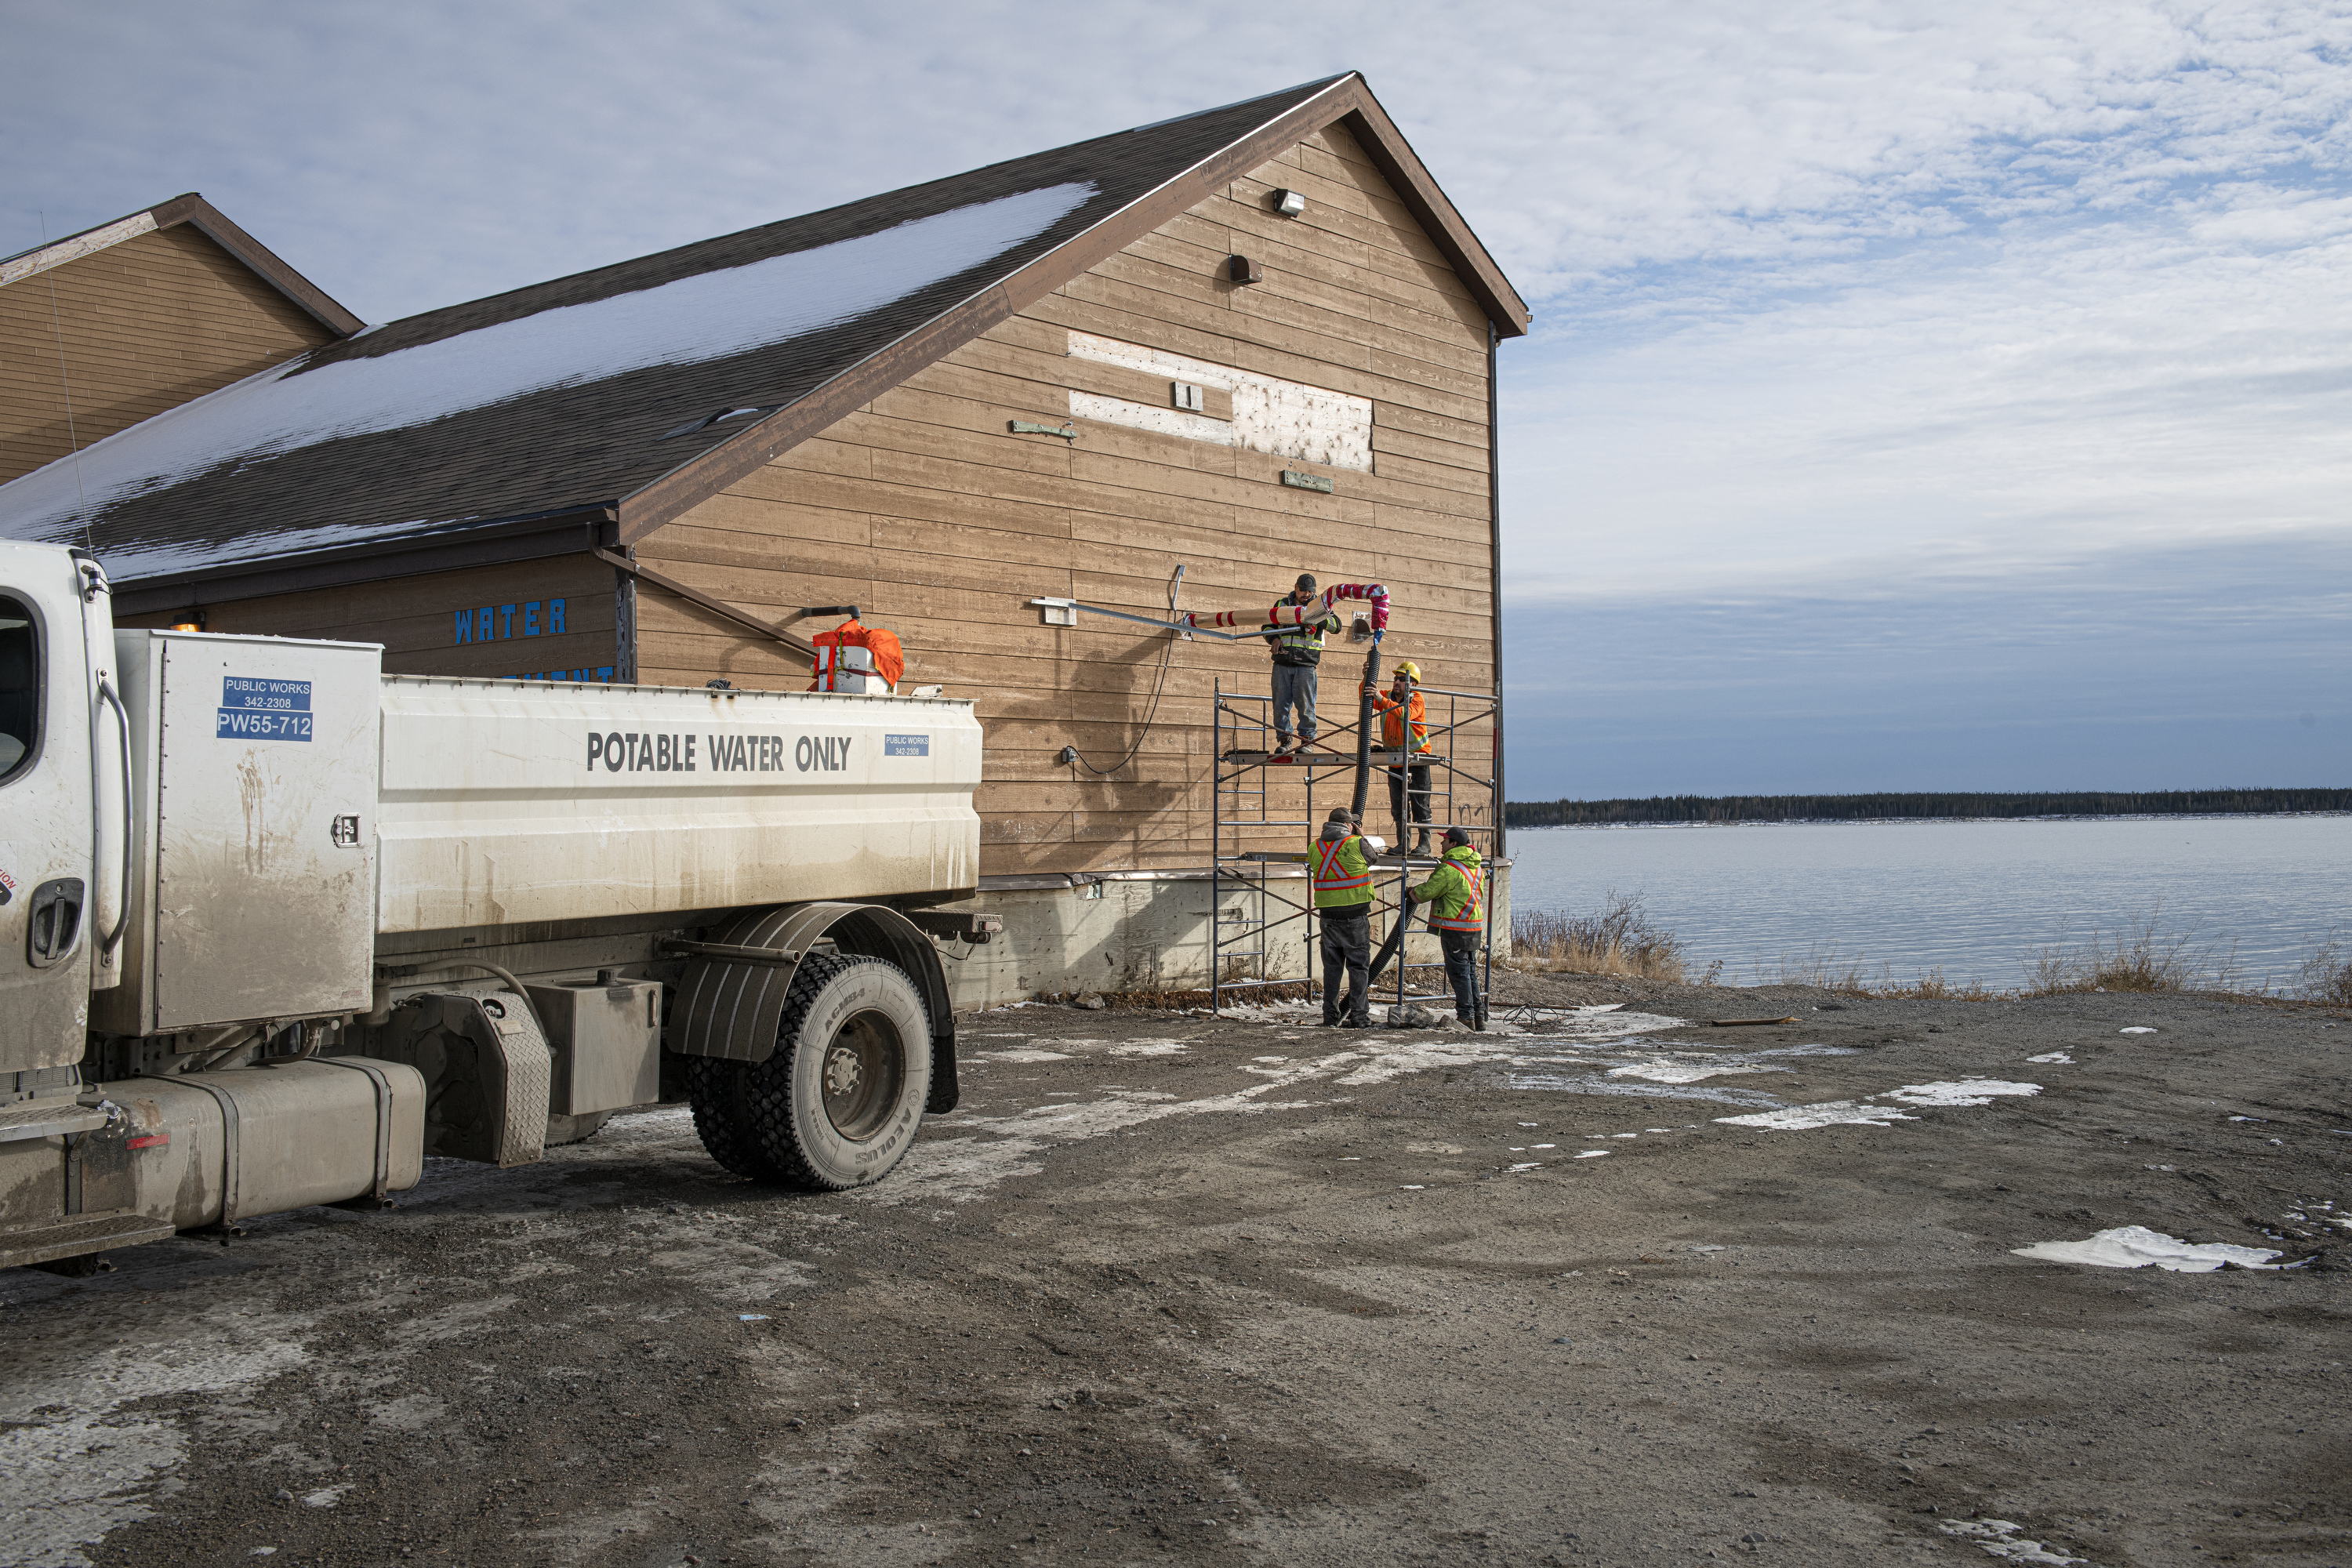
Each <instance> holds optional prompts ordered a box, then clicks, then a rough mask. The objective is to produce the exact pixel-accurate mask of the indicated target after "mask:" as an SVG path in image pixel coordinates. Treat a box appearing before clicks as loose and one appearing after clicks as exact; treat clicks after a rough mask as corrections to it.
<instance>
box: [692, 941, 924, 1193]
mask: <svg viewBox="0 0 2352 1568" xmlns="http://www.w3.org/2000/svg"><path fill="white" fill-rule="evenodd" d="M930 1046H931V1026H930V1016H929V1013H928V1012H927V1011H926V1010H925V1008H924V1006H923V999H922V994H921V993H920V992H919V991H917V990H916V988H915V983H914V982H913V981H912V980H910V979H908V977H907V974H906V972H905V971H903V970H901V969H899V968H898V966H897V965H895V964H891V963H884V962H883V961H882V960H880V959H878V958H866V957H846V956H840V955H835V954H831V953H817V954H813V955H811V956H810V957H808V958H805V959H803V960H802V961H801V965H800V968H799V969H798V970H797V971H796V972H795V973H793V988H792V992H791V994H790V995H788V996H787V997H786V998H785V1001H784V1010H783V1016H782V1019H781V1020H780V1021H779V1022H778V1025H777V1029H776V1048H775V1051H774V1053H773V1054H772V1055H771V1056H770V1057H769V1058H768V1059H767V1060H766V1061H764V1062H761V1063H758V1064H757V1065H753V1064H751V1063H746V1062H730V1061H719V1060H716V1059H713V1058H695V1060H694V1062H693V1064H692V1067H691V1068H690V1070H689V1074H688V1094H689V1097H690V1098H691V1100H693V1104H694V1125H695V1131H697V1132H698V1133H699V1134H700V1135H701V1138H702V1145H703V1147H704V1148H705V1149H707V1150H709V1152H710V1157H711V1158H712V1159H714V1160H716V1161H718V1162H719V1164H721V1165H723V1166H725V1167H726V1168H727V1169H728V1170H730V1171H732V1172H734V1173H736V1174H737V1175H740V1176H751V1177H753V1178H754V1179H757V1180H761V1181H768V1182H774V1183H777V1184H781V1185H784V1186H793V1187H799V1188H802V1189H803V1190H806V1191H811V1192H837V1191H839V1190H841V1189H842V1188H845V1187H856V1186H863V1185H865V1184H867V1183H869V1182H877V1181H880V1180H881V1179H882V1177H883V1176H884V1175H886V1174H887V1173H889V1171H890V1170H891V1168H892V1167H894V1166H895V1165H897V1164H898V1162H899V1160H900V1159H902V1158H904V1157H905V1155H906V1152H907V1150H908V1147H909V1146H911V1145H912V1144H913V1142H914V1141H915V1131H916V1129H917V1128H919V1126H920V1125H921V1124H922V1120H923V1101H924V1100H925V1098H926V1097H927V1096H928V1095H929V1092H930V1085H931V1050H930Z"/></svg>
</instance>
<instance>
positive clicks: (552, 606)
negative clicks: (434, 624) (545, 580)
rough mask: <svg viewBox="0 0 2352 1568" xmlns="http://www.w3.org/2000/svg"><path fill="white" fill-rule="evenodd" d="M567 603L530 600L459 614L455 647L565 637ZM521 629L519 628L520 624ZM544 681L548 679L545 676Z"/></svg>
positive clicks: (456, 622) (454, 623)
mask: <svg viewBox="0 0 2352 1568" xmlns="http://www.w3.org/2000/svg"><path fill="white" fill-rule="evenodd" d="M563 608H564V605H563V601H562V600H561V599H529V600H525V601H522V602H521V603H519V604H512V605H481V606H480V607H479V608H477V609H470V610H458V611H457V612H455V620H454V622H453V629H454V632H455V634H456V635H455V637H453V638H452V642H453V645H454V644H463V643H478V642H508V641H511V640H512V639H513V638H514V637H518V636H520V637H562V635H563ZM518 621H520V623H521V626H520V629H518V628H517V626H516V622H518ZM541 679H545V678H544V677H541Z"/></svg>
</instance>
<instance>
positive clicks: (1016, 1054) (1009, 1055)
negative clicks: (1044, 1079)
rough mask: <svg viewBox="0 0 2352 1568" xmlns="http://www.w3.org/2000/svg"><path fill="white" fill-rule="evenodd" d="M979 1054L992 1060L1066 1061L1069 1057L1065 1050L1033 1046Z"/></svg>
mask: <svg viewBox="0 0 2352 1568" xmlns="http://www.w3.org/2000/svg"><path fill="white" fill-rule="evenodd" d="M980 1056H981V1059H982V1060H983V1061H992V1062H1066V1061H1068V1060H1069V1059H1070V1053H1069V1052H1067V1051H1041V1050H1038V1049H1035V1048H1034V1047H1029V1048H1024V1049H1022V1050H1017V1051H982V1052H981V1053H980Z"/></svg>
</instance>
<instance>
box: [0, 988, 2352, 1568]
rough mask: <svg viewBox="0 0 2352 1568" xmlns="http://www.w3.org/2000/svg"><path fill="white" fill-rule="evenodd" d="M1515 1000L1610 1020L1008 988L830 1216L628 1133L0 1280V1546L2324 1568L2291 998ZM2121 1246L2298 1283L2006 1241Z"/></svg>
mask: <svg viewBox="0 0 2352 1568" xmlns="http://www.w3.org/2000/svg"><path fill="white" fill-rule="evenodd" d="M1517 984H1518V990H1517V992H1516V993H1514V994H1513V997H1514V999H1516V1000H1517V1001H1521V1002H1529V1003H1544V1004H1549V1005H1554V1006H1558V1007H1584V1008H1591V1007H1595V1006H1598V1005H1605V1004H1617V1007H1616V1010H1615V1011H1613V1012H1607V1013H1602V1012H1592V1011H1585V1012H1580V1013H1565V1012H1562V1013H1550V1014H1545V1015H1540V1016H1530V1017H1529V1021H1528V1023H1527V1024H1526V1026H1525V1027H1524V1032H1521V1033H1517V1034H1499V1033H1498V1034H1489V1035H1486V1036H1473V1035H1466V1034H1454V1033H1443V1034H1441V1033H1435V1032H1427V1031H1423V1032H1393V1031H1390V1032H1380V1033H1372V1034H1359V1033H1352V1032H1343V1031H1336V1030H1323V1029H1318V1028H1311V1027H1306V1026H1303V1023H1304V1021H1305V1020H1306V1019H1308V1018H1311V1016H1312V1015H1311V1014H1306V1013H1303V1012H1294V1013H1289V1014H1275V1015H1271V1016H1264V1017H1259V1018H1255V1019H1243V1020H1234V1019H1228V1020H1224V1021H1216V1020H1212V1019H1208V1018H1205V1017H1200V1016H1183V1015H1177V1014H1170V1013H1121V1012H1116V1011H1113V1012H1108V1013H1100V1012H1097V1013H1085V1012H1078V1011H1075V1010H1069V1009H1064V1008H1054V1007H1024V1008H1017V1009H1009V1010H1005V1011H1001V1012H994V1013H990V1014H986V1015H983V1016H978V1017H976V1018H972V1019H970V1020H968V1021H967V1023H966V1033H965V1037H964V1047H965V1050H966V1053H967V1061H968V1066H967V1069H966V1074H967V1076H966V1100H965V1105H964V1109H963V1110H960V1111H958V1112H957V1113H956V1114H954V1115H952V1116H949V1117H945V1118H941V1119H938V1120H936V1121H934V1122H933V1124H932V1125H931V1126H930V1127H929V1130H928V1131H927V1134H926V1137H925V1139H924V1141H923V1142H922V1143H921V1144H920V1145H919V1148H918V1150H917V1152H916V1153H915V1154H914V1155H913V1156H912V1157H911V1158H910V1159H909V1161H908V1163H907V1164H906V1165H905V1166H903V1167H902V1168H901V1169H900V1170H899V1172H898V1173H897V1174H896V1175H894V1176H893V1177H892V1178H891V1179H890V1180H889V1181H888V1182H887V1183H886V1184H883V1185H882V1186H881V1187H878V1188H876V1189H870V1190H868V1191H866V1192H863V1193H859V1194H852V1195H843V1196H835V1197H824V1198H801V1197H784V1196H778V1195H774V1194H770V1193H767V1192H763V1191H761V1190H759V1189H757V1188H754V1187H751V1186H749V1185H746V1184H742V1183H740V1182H738V1181H735V1180H732V1179H730V1178H728V1177H726V1176H724V1175H722V1174H721V1173H720V1172H719V1170H718V1169H717V1167H716V1166H714V1165H713V1164H711V1163H710V1162H709V1160H707V1159H706V1158H704V1157H703V1154H702V1152H701V1150H700V1148H699V1146H698V1144H697V1143H696V1142H695V1141H694V1138H693V1133H692V1130H691V1127H690V1125H689V1124H688V1120H687V1118H686V1115H685V1113H684V1112H683V1111H682V1110H655V1111H650V1112H646V1113H644V1114H641V1115H637V1116H634V1117H630V1118H626V1119H624V1120H621V1121H615V1122H614V1123H613V1124H612V1125H611V1126H610V1127H608V1128H607V1129H605V1131H604V1132H603V1133H601V1134H599V1135H598V1137H597V1138H596V1139H595V1140H593V1142H588V1143H586V1144H583V1145H581V1146H578V1147H575V1148H572V1149H566V1150H562V1151H559V1152H556V1153H555V1154H554V1155H552V1156H551V1158H550V1159H549V1160H548V1161H547V1162H546V1163H543V1164H541V1165H538V1166H534V1167H530V1168H528V1169H524V1170H520V1171H516V1172H511V1173H498V1172H493V1171H488V1170H484V1169H482V1168H479V1167H474V1166H466V1165H457V1164H453V1163H444V1162H435V1163H433V1164H432V1166H431V1168H430V1169H429V1170H428V1173H427V1175H426V1178H425V1184H423V1185H422V1186H421V1187H419V1188H418V1189H417V1190H416V1191H415V1193H413V1194H408V1196H407V1198H406V1200H405V1202H404V1205H403V1207H402V1209H401V1210H400V1211H399V1212H398V1213H396V1214H393V1215H380V1216H363V1215H355V1214H350V1213H345V1212H342V1211H333V1210H319V1209H313V1210H305V1211H302V1212H300V1213H297V1214H293V1215H282V1216H279V1217H278V1218H275V1219H271V1220H267V1221H263V1222H260V1223H259V1224H258V1225H257V1226H255V1228H254V1231H253V1234H252V1235H251V1236H249V1237H247V1238H246V1239H244V1240H242V1241H239V1242H237V1243H236V1244H235V1245H234V1246H231V1247H226V1248H224V1247H220V1246H218V1245H215V1244H213V1243H209V1242H205V1241H200V1240H196V1239H193V1238H182V1239H180V1240H178V1241H175V1242H169V1243H164V1244H161V1245H158V1246H154V1247H146V1248H142V1249H137V1250H133V1251H131V1252H126V1253H123V1254H121V1256H120V1258H118V1262H119V1264H120V1268H119V1269H118V1271H117V1272H115V1273H113V1274H110V1275H107V1276H103V1277H101V1278H99V1279H89V1280H79V1281H77V1280H66V1279H58V1278H55V1277H52V1276H49V1275H46V1274H40V1273H35V1272H30V1271H17V1272H16V1273H13V1274H9V1275H6V1276H5V1277H0V1335H5V1339H0V1343H5V1346H6V1357H7V1359H6V1363H5V1365H6V1371H5V1374H0V1562H6V1563H26V1564H32V1563H43V1564H47V1563H81V1562H83V1561H85V1560H87V1561H90V1562H96V1563H141V1564H149V1563H248V1562H252V1561H254V1560H255V1559H256V1558H257V1557H261V1556H267V1557H269V1558H271V1559H273V1562H272V1568H276V1565H277V1564H278V1563H339V1564H340V1563H349V1564H379V1563H435V1564H455V1563H468V1564H506V1563H533V1564H535V1563H582V1564H596V1565H600V1568H622V1565H631V1568H635V1565H639V1564H643V1565H649V1568H650V1565H671V1564H694V1563H736V1564H743V1563H792V1564H800V1563H893V1564H896V1563H906V1564H917V1563H957V1564H962V1563H1076V1562H1098V1563H1333V1564H1360V1563H1495V1564H1502V1563H1513V1564H1537V1563H1563V1564H1585V1563H1639V1564H1651V1563H1661V1564H1663V1563H1703V1562H1706V1561H1707V1560H1710V1559H1713V1560H1717V1561H1723V1560H1727V1559H1730V1558H1733V1557H1735V1556H1742V1555H1752V1556H1754V1557H1756V1558H1758V1559H1759V1560H1762V1561H1777V1562H1780V1563H1790V1564H1796V1563H1803V1564H1843V1563H1872V1564H1877V1563H1909V1562H1922V1563H1927V1562H1941V1563H1955V1564H1957V1563H1969V1562H1980V1561H1985V1560H1986V1558H1985V1556H1984V1553H1985V1552H1994V1554H1995V1555H1996V1556H1997V1557H2000V1558H2001V1559H2003V1560H2007V1561H2024V1562H2033V1563H2056V1562H2062V1561H2069V1560H2084V1561H2087V1562H2089V1563H2098V1564H2127V1563H2145V1564H2170V1563H2201V1562H2210V1561H2216V1560H2219V1561H2223V1562H2240V1563H2342V1564H2347V1565H2352V1498H2347V1477H2352V1440H2348V1439H2352V1420H2347V1393H2352V1378H2347V1367H2346V1363H2347V1362H2352V1286H2347V1280H2352V1274H2347V1273H2346V1272H2344V1271H2343V1269H2342V1267H2341V1261H2342V1260H2343V1259H2344V1258H2346V1257H2347V1253H2352V1213H2347V1211H2352V1183H2347V1180H2346V1171H2347V1166H2352V1109H2347V1094H2346V1071H2345V1060H2346V1054H2347V1053H2346V1049H2345V1046H2346V1043H2347V1041H2352V1021H2347V1018H2346V1016H2345V1015H2343V1014H2341V1013H2335V1014H2330V1013H2323V1012H2317V1011H2313V1010H2309V1009H2296V1008H2284V1007H2265V1006H2255V1005H2242V1004H2231V1003H2224V1002H2220V1001H2209V1000H2200V999H2194V998H2179V997H2172V998H2145V997H2135V996H2124V995H2088V996H2079V997H2069V998H2059V999H2053V1000H2044V1001H2033V1002H2005V1003H1935V1002H1889V1001H1865V1002H1846V1003H1841V1002H1839V1001H1838V1000H1837V999H1833V998H1831V997H1829V996H1827V995H1825V994H1820V993H1811V992H1798V991H1751V990H1738V991H1735V990H1701V989H1683V988H1665V987H1637V986H1620V985H1616V984H1610V983H1601V982H1589V983H1580V982H1570V981H1559V980H1540V979H1528V980H1522V981H1519V982H1518V983H1517ZM1817 1008H1818V1009H1819V1010H1818V1011H1817V1010H1816V1009H1817ZM1781 1013H1790V1014H1795V1015H1796V1016H1797V1017H1798V1019H1799V1021H1798V1022H1797V1023H1795V1024H1791V1025H1787V1026H1778V1027H1742V1028H1736V1029H1731V1028H1717V1027H1706V1026H1701V1025H1699V1024H1698V1023H1697V1022H1696V1021H1699V1020H1706V1019H1714V1018H1723V1017H1733V1016H1758V1015H1776V1014H1781ZM1679 1021H1690V1022H1679ZM2142 1028H2152V1029H2153V1030H2154V1031H2155V1032H2153V1033H2125V1032H2123V1031H2125V1030H2126V1029H2142ZM2053 1053H2055V1056H2054V1057H2053ZM2032 1058H2039V1059H2032ZM1970 1079H1978V1080H1990V1083H1989V1084H1988V1083H1979V1084H1976V1085H1970V1084H1969V1082H1968V1081H1967V1080H1970ZM1954 1086H1958V1087H1954ZM2029 1088H2032V1091H2031V1092H2029V1091H2028V1090H2029ZM1971 1100H1972V1101H1976V1103H1962V1102H1965V1101H1971ZM1823 1105H1833V1106H1837V1107H1839V1108H1838V1109H1834V1110H1815V1111H1813V1112H1811V1113H1808V1114H1806V1115H1803V1116H1798V1117H1791V1116H1790V1115H1788V1114H1787V1113H1786V1112H1785V1110H1780V1111H1776V1108H1786V1107H1801V1106H1814V1107H1820V1106H1823ZM1726 1117H1733V1118H1738V1117H1750V1118H1761V1119H1762V1122H1763V1123H1764V1124H1758V1123H1757V1122H1754V1121H1749V1122H1741V1121H1723V1120H1721V1119H1723V1118H1726ZM1791 1121H1800V1122H1801V1121H1818V1122H1822V1123H1824V1124H1822V1125H1815V1126H1810V1127H1804V1126H1788V1125H1775V1124H1773V1123H1776V1122H1778V1123H1788V1122H1791ZM2327 1205H2335V1206H2334V1207H2329V1206H2327ZM2338 1216H2342V1217H2338ZM2117 1226H2148V1227H2150V1228H2152V1229H2154V1230H2157V1231H2161V1232H2164V1233H2167V1234H2168V1235H2170V1236H2173V1237H2182V1238H2186V1239H2187V1240H2189V1241H2192V1242H2199V1243H2206V1242H2217V1241H2218V1242H2233V1243H2239V1244H2242V1245H2247V1246H2252V1247H2266V1248H2279V1249H2284V1255H2285V1256H2286V1257H2287V1258H2304V1257H2306V1256H2310V1255H2311V1254H2312V1252H2313V1250H2314V1248H2315V1247H2316V1248H2319V1249H2320V1251H2319V1254H2318V1257H2317V1258H2316V1259H2315V1263H2314V1264H2313V1265H2309V1266H2305V1267H2303V1268H2292V1269H2287V1270H2284V1271H2270V1270H2257V1271H2248V1270H2240V1269H2232V1270H2229V1271H2224V1272H2213V1273H2174V1272H2165V1271H2160V1270H2157V1269H2142V1270H2139V1271H2137V1272H2132V1271H2125V1270H2121V1269H2113V1268H2094V1267H2086V1266H2083V1265H2079V1264H2074V1263H2064V1262H2053V1261H2049V1260H2044V1259H2039V1258H2024V1257H2020V1256H2017V1255H2016V1254H2014V1253H2013V1252H2012V1250H2011V1249H2012V1248H2015V1247H2026V1246H2030V1245H2032V1244H2036V1243H2042V1242H2051V1241H2080V1240H2083V1239H2084V1238H2085V1237H2089V1236H2090V1235H2091V1234H2092V1233H2093V1232H2095V1231H2100V1230H2105V1229H2109V1228H2112V1227H2117ZM2300 1237H2311V1238H2313V1239H2312V1240H2311V1241H2308V1242H2306V1241H2305V1240H2303V1239H2300ZM2329 1248H2332V1250H2328V1249H2329ZM1993 1521H2000V1522H1998V1523H1996V1522H1993ZM2008 1526H2014V1527H2015V1528H2014V1529H2010V1528H2006V1527H2008ZM2027 1542H2040V1543H2041V1545H2040V1546H2039V1547H2034V1546H2031V1545H2028V1544H2025V1543H2027Z"/></svg>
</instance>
